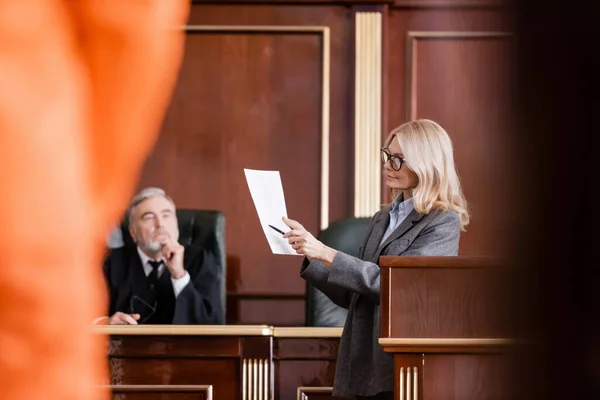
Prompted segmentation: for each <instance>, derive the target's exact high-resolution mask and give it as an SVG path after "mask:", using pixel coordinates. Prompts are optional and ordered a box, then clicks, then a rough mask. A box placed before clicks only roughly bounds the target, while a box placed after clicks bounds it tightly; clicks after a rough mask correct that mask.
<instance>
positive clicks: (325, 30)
mask: <svg viewBox="0 0 600 400" xmlns="http://www.w3.org/2000/svg"><path fill="white" fill-rule="evenodd" d="M183 29H184V30H185V31H186V32H192V33H193V32H235V33H261V32H281V33H315V34H318V35H320V36H321V43H322V46H321V47H322V49H321V61H322V62H321V82H322V84H321V200H320V201H321V212H320V217H319V225H320V229H321V230H323V229H325V228H327V226H329V142H330V139H329V136H330V135H329V125H330V124H329V120H330V117H329V113H330V91H331V89H330V64H331V43H330V42H331V39H330V29H329V27H327V26H312V25H310V26H301V25H299V26H296V25H186V26H184V27H183Z"/></svg>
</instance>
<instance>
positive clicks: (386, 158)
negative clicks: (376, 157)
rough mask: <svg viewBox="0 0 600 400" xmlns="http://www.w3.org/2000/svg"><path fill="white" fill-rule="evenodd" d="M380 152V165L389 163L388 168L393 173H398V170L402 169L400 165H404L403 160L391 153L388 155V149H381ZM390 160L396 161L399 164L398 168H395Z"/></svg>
mask: <svg viewBox="0 0 600 400" xmlns="http://www.w3.org/2000/svg"><path fill="white" fill-rule="evenodd" d="M380 150H381V164H385V163H386V162H389V163H390V167H392V169H393V170H394V171H400V169H401V168H402V164H404V159H403V158H402V157H400V156H398V155H392V153H390V149H388V148H387V147H382V148H381V149H380ZM392 160H398V163H399V166H398V168H396V167H395V166H394V163H393V162H392Z"/></svg>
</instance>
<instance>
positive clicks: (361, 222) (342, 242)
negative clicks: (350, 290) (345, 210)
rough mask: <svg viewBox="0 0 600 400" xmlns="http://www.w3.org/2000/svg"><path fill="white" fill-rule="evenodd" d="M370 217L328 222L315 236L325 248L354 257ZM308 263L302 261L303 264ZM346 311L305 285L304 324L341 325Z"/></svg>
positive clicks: (312, 287)
mask: <svg viewBox="0 0 600 400" xmlns="http://www.w3.org/2000/svg"><path fill="white" fill-rule="evenodd" d="M370 221H371V218H344V219H341V220H338V221H335V222H333V223H331V225H329V226H328V227H327V228H326V229H325V230H323V231H321V232H320V233H319V235H318V236H317V239H318V240H320V241H321V242H322V243H323V244H325V245H326V246H329V247H332V248H334V249H336V250H338V251H342V252H344V253H346V254H349V255H351V256H355V257H356V256H358V250H359V248H360V246H362V244H363V242H364V240H365V238H366V236H367V229H368V227H369V222H370ZM307 263H308V260H307V259H306V258H305V259H304V264H305V265H306V264H307ZM347 314H348V310H346V309H345V308H342V307H340V306H338V305H336V304H334V303H333V302H332V301H331V300H329V298H328V297H327V296H325V295H324V294H323V292H321V291H320V290H318V289H316V288H315V287H314V286H312V285H311V284H309V283H308V282H307V283H306V325H307V326H344V322H345V321H346V315H347Z"/></svg>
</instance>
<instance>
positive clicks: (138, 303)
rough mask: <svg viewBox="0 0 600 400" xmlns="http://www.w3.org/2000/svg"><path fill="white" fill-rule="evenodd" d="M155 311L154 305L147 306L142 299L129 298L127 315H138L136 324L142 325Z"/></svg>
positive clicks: (134, 296) (136, 297)
mask: <svg viewBox="0 0 600 400" xmlns="http://www.w3.org/2000/svg"><path fill="white" fill-rule="evenodd" d="M155 311H156V303H155V304H154V306H151V305H150V304H148V303H147V302H146V301H144V299H142V298H141V297H138V296H136V295H133V296H131V299H130V300H129V313H130V314H140V320H139V321H138V324H143V323H144V322H146V321H148V319H149V318H150V317H151V316H152V315H154V312H155Z"/></svg>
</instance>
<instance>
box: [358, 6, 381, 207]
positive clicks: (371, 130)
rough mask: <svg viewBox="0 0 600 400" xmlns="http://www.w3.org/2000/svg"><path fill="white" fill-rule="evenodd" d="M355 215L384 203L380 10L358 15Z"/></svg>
mask: <svg viewBox="0 0 600 400" xmlns="http://www.w3.org/2000/svg"><path fill="white" fill-rule="evenodd" d="M355 54H356V56H355V76H354V216H355V217H371V216H373V214H375V213H376V212H377V211H378V210H379V209H380V205H381V201H380V192H381V162H380V159H379V148H380V147H381V134H382V132H381V129H382V128H381V124H382V105H381V102H382V59H383V56H382V54H383V22H382V15H381V13H380V12H357V13H356V14H355Z"/></svg>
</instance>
